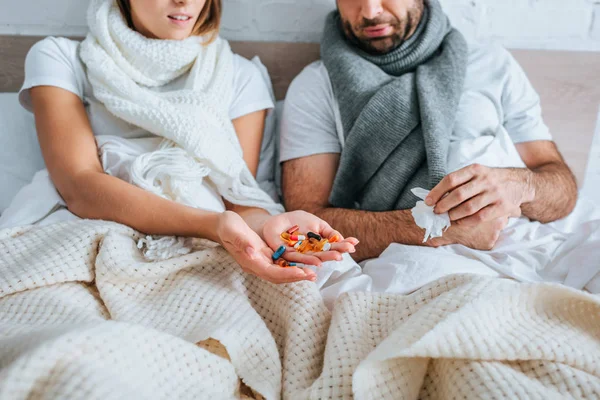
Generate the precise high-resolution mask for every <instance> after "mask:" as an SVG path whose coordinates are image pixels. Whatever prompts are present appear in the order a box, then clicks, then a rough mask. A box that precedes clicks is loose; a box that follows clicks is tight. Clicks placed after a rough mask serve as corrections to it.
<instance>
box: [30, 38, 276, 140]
mask: <svg viewBox="0 0 600 400" xmlns="http://www.w3.org/2000/svg"><path fill="white" fill-rule="evenodd" d="M233 70H234V81H233V102H232V103H231V107H230V108H229V117H230V118H231V120H234V119H236V118H239V117H242V116H244V115H247V114H250V113H253V112H255V111H260V110H265V109H271V108H273V107H274V105H273V100H272V97H271V94H270V93H269V89H268V87H267V85H266V84H265V80H264V78H263V77H262V75H261V72H260V71H259V69H258V68H257V66H256V65H254V64H253V63H252V62H251V61H248V60H246V59H245V58H243V57H241V56H239V55H237V54H236V55H234V57H233ZM186 79H187V74H184V75H183V76H181V77H179V78H178V79H176V80H174V81H172V82H169V83H168V84H166V85H164V86H161V87H157V88H153V89H155V90H157V91H163V92H167V91H172V90H177V89H181V88H182V87H183V86H184V84H185V80H186ZM34 86H55V87H59V88H62V89H65V90H68V91H69V92H72V93H74V94H76V95H77V96H79V98H80V99H81V100H82V101H83V104H84V106H85V109H86V112H87V115H88V118H89V121H90V124H91V126H92V131H93V132H94V135H95V136H100V135H113V136H119V137H122V138H125V139H136V138H142V137H148V136H153V135H152V134H150V133H149V132H147V131H145V130H143V129H141V128H139V127H136V126H134V125H131V124H129V123H127V122H125V121H123V120H122V119H119V118H117V117H115V116H114V115H112V114H111V113H110V112H109V111H108V110H107V109H106V107H104V105H103V104H102V103H101V102H100V101H98V100H97V99H96V97H95V96H94V92H93V89H92V86H91V84H90V82H89V80H88V77H87V74H86V69H85V65H84V64H83V63H82V61H81V59H80V58H79V42H77V41H73V40H69V39H66V38H56V37H48V38H46V39H44V40H42V41H40V42H38V43H36V44H35V45H34V46H33V47H32V48H31V50H30V51H29V53H28V54H27V58H26V60H25V82H24V83H23V87H22V88H21V91H20V93H19V101H20V102H21V104H22V105H23V107H25V108H26V109H27V110H29V111H32V105H31V98H30V95H29V89H31V88H32V87H34Z"/></svg>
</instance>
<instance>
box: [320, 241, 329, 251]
mask: <svg viewBox="0 0 600 400" xmlns="http://www.w3.org/2000/svg"><path fill="white" fill-rule="evenodd" d="M329 250H331V243H329V241H328V240H327V239H323V240H321V241H320V242H319V244H318V245H317V251H329Z"/></svg>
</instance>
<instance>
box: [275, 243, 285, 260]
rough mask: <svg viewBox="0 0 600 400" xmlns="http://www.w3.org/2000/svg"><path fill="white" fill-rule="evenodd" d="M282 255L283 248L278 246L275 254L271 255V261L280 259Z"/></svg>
mask: <svg viewBox="0 0 600 400" xmlns="http://www.w3.org/2000/svg"><path fill="white" fill-rule="evenodd" d="M283 253H285V246H279V248H278V249H277V251H276V252H275V253H273V260H277V259H279V258H281V256H282V255H283Z"/></svg>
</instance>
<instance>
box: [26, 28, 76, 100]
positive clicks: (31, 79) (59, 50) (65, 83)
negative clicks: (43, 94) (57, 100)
mask: <svg viewBox="0 0 600 400" xmlns="http://www.w3.org/2000/svg"><path fill="white" fill-rule="evenodd" d="M78 53H79V42H77V41H75V40H71V39H67V38H62V37H53V36H50V37H47V38H45V39H42V40H40V41H39V42H37V43H36V44H34V45H33V46H32V47H31V49H30V50H29V52H28V53H27V58H26V59H25V81H24V82H23V86H22V87H21V90H20V95H19V99H20V101H21V104H22V105H23V106H24V107H25V108H26V109H28V110H31V100H30V98H29V89H31V88H32V87H35V86H56V87H60V88H62V89H65V90H68V91H70V92H73V93H75V94H76V95H78V96H79V97H80V98H81V99H83V98H84V92H85V91H86V85H87V83H86V80H87V78H86V75H85V69H84V67H83V63H82V62H81V60H80V58H79V55H78Z"/></svg>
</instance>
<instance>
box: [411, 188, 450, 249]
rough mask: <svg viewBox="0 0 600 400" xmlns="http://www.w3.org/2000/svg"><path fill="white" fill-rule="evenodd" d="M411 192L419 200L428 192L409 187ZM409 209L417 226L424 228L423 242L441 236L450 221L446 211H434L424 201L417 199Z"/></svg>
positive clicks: (448, 226) (423, 198)
mask: <svg viewBox="0 0 600 400" xmlns="http://www.w3.org/2000/svg"><path fill="white" fill-rule="evenodd" d="M411 192H412V193H413V194H414V195H415V196H417V197H418V198H420V199H421V200H425V198H426V197H427V195H428V194H429V190H425V189H422V188H414V189H411ZM410 211H411V213H412V216H413V218H414V220H415V223H416V224H417V226H418V227H419V228H422V229H425V238H424V239H423V243H425V242H427V241H428V240H429V239H433V238H439V237H442V235H443V233H444V232H445V231H446V230H448V228H450V225H451V223H450V216H449V215H448V213H444V214H436V213H434V212H433V207H432V206H431V207H430V206H428V205H427V204H425V201H417V205H416V206H415V207H414V208H413V209H412V210H410Z"/></svg>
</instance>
